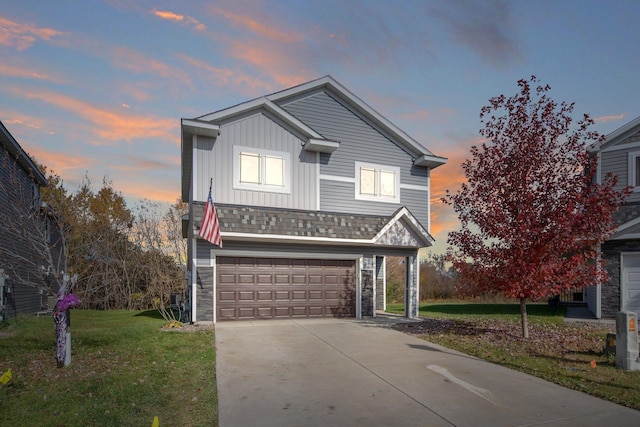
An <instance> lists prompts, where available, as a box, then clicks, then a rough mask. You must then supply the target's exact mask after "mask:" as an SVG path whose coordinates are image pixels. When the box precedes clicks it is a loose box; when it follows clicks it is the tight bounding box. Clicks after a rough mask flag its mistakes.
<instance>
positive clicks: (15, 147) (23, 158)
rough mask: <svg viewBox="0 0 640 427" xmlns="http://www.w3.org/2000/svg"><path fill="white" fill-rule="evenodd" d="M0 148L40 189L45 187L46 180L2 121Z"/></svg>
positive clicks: (0, 125)
mask: <svg viewBox="0 0 640 427" xmlns="http://www.w3.org/2000/svg"><path fill="white" fill-rule="evenodd" d="M0 146H2V147H3V148H4V149H6V150H7V152H8V153H9V155H10V156H11V158H12V159H15V160H16V161H17V163H18V165H19V166H20V167H21V168H22V169H23V170H24V171H25V172H26V173H27V174H29V175H31V176H32V177H33V179H34V180H35V181H36V183H37V184H38V185H40V186H41V187H44V186H46V185H47V178H46V177H45V176H44V175H43V174H42V172H40V169H38V167H37V166H36V164H35V163H34V161H33V160H32V159H31V157H29V155H28V154H27V153H26V152H25V151H24V150H23V149H22V147H21V146H20V144H18V141H16V140H15V138H14V137H13V135H11V133H10V132H9V131H8V130H7V128H6V127H5V126H4V124H3V123H2V121H0Z"/></svg>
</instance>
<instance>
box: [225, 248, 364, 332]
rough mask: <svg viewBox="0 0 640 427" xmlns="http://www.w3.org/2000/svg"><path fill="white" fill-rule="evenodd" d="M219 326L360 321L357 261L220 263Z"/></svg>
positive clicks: (227, 259) (249, 260)
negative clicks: (251, 322)
mask: <svg viewBox="0 0 640 427" xmlns="http://www.w3.org/2000/svg"><path fill="white" fill-rule="evenodd" d="M215 264H216V317H217V319H218V320H244V319H276V318H296V317H299V318H307V317H354V316H355V315H356V261H355V260H324V259H288V258H252V257H224V256H218V257H216V261H215Z"/></svg>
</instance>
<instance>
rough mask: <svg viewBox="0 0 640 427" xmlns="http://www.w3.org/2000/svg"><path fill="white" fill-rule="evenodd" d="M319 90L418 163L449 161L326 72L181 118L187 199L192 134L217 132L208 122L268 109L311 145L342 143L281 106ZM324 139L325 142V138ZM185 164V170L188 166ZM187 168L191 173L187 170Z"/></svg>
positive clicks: (431, 165) (428, 164)
mask: <svg viewBox="0 0 640 427" xmlns="http://www.w3.org/2000/svg"><path fill="white" fill-rule="evenodd" d="M318 91H326V92H328V93H329V94H330V95H331V96H332V97H333V98H335V99H336V100H338V101H339V102H341V103H342V104H343V105H345V106H347V107H348V108H349V109H351V110H352V111H354V112H356V113H357V114H359V115H360V116H361V117H364V118H366V120H367V121H368V122H370V123H371V124H373V125H374V126H375V127H376V128H377V129H378V130H379V131H380V132H382V133H383V134H386V135H387V137H389V138H390V139H391V140H393V141H395V142H397V143H399V144H401V145H402V146H403V147H404V148H406V149H407V150H409V152H411V153H413V154H414V155H415V158H416V160H415V161H414V164H415V165H416V166H422V167H428V168H432V169H433V168H436V167H438V166H441V165H443V164H445V163H446V162H447V159H446V158H445V157H440V156H436V155H435V154H433V153H432V152H431V151H429V150H428V149H427V148H426V147H424V146H423V145H421V144H420V143H418V142H417V141H416V140H415V139H413V138H412V137H411V136H409V135H408V134H407V133H405V132H404V131H403V130H402V129H400V128H398V127H397V126H396V125H394V124H393V123H391V122H390V121H389V120H387V119H386V118H385V117H384V116H383V115H381V114H380V113H378V112H377V111H376V110H374V109H373V108H372V107H370V106H369V105H368V104H367V103H366V102H364V101H363V100H362V99H360V98H359V97H358V96H356V95H355V94H353V93H352V92H351V91H349V90H348V89H347V88H345V87H344V86H342V85H341V84H340V83H338V82H337V81H336V80H335V79H334V78H333V77H331V76H324V77H321V78H319V79H316V80H312V81H310V82H307V83H303V84H300V85H298V86H294V87H292V88H289V89H284V90H282V91H279V92H275V93H272V94H270V95H265V96H262V97H259V98H255V99H252V100H250V101H247V102H243V103H241V104H237V105H234V106H232V107H228V108H225V109H222V110H218V111H215V112H213V113H209V114H205V115H203V116H200V117H196V118H194V119H190V120H188V119H183V120H182V123H183V125H182V169H183V170H182V198H183V200H188V198H189V185H190V182H189V179H190V172H191V162H192V155H191V152H192V150H193V147H192V136H193V135H207V133H201V132H209V134H208V135H209V136H217V134H216V135H212V134H211V130H210V129H209V128H207V126H211V125H212V124H213V125H216V126H217V125H219V124H220V123H221V122H222V121H225V120H228V119H230V118H233V117H234V116H237V115H240V114H246V113H247V112H250V111H253V110H267V111H269V112H270V113H271V114H274V115H275V116H277V117H278V118H279V119H281V120H282V121H284V122H285V123H286V124H288V125H290V126H291V127H292V128H294V129H295V130H297V131H298V132H299V133H300V134H301V135H303V136H305V137H306V138H307V141H306V142H309V146H318V145H324V148H325V149H327V150H331V148H332V146H333V147H335V145H336V144H339V142H338V141H328V140H326V139H325V138H324V137H323V135H321V134H320V133H319V132H318V131H316V130H315V129H313V128H311V127H310V126H308V125H307V124H306V123H304V122H302V121H301V120H299V119H298V118H297V117H295V116H294V115H293V114H291V113H289V112H288V111H286V110H285V109H284V108H282V105H283V104H285V103H286V102H288V101H289V100H292V99H295V98H298V97H301V96H304V95H305V94H309V93H315V92H318ZM185 120H186V121H187V122H188V126H185ZM199 124H202V126H203V129H198V126H199ZM323 141H324V144H322V142H323ZM185 168H186V170H185ZM187 172H188V173H187Z"/></svg>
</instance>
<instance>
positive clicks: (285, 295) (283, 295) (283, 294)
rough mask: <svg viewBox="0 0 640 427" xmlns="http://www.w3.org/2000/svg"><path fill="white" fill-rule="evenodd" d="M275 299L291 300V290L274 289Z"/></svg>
mask: <svg viewBox="0 0 640 427" xmlns="http://www.w3.org/2000/svg"><path fill="white" fill-rule="evenodd" d="M275 296H276V298H275V299H276V301H291V292H289V291H275Z"/></svg>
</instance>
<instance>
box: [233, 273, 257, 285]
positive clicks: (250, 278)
mask: <svg viewBox="0 0 640 427" xmlns="http://www.w3.org/2000/svg"><path fill="white" fill-rule="evenodd" d="M255 282H256V277H255V275H253V274H238V276H237V278H236V283H238V284H240V285H253V284H254V283H255Z"/></svg>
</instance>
